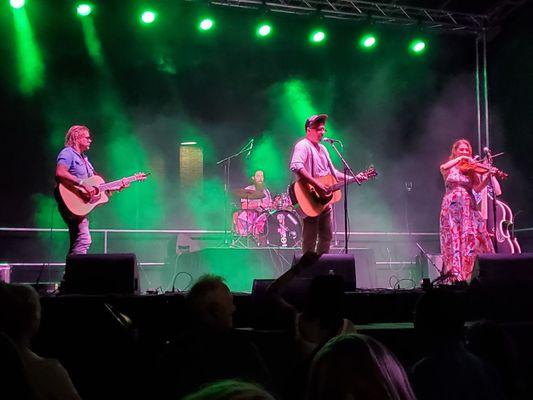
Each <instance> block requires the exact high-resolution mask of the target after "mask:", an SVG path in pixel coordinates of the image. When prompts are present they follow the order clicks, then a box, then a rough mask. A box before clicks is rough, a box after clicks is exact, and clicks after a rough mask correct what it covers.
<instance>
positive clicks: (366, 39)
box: [359, 33, 378, 50]
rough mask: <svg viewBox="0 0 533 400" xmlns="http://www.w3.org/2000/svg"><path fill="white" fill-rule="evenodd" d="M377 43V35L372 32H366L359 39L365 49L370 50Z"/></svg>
mask: <svg viewBox="0 0 533 400" xmlns="http://www.w3.org/2000/svg"><path fill="white" fill-rule="evenodd" d="M377 44H378V40H377V38H376V36H374V35H373V34H371V33H368V34H365V35H363V36H361V38H360V39H359V45H360V46H361V47H362V48H363V49H367V50H370V49H372V48H374V47H376V45H377Z"/></svg>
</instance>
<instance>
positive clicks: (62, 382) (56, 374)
mask: <svg viewBox="0 0 533 400" xmlns="http://www.w3.org/2000/svg"><path fill="white" fill-rule="evenodd" d="M40 321H41V303H40V299H39V295H38V294H37V292H36V291H35V289H33V288H32V287H31V286H28V285H21V284H7V283H3V282H0V331H3V332H4V333H5V334H6V335H7V336H8V337H9V338H10V339H11V340H12V341H13V343H14V344H15V346H16V349H17V350H18V353H19V355H20V360H21V361H22V365H23V369H24V373H25V375H26V377H27V380H28V382H29V384H30V386H31V389H32V391H33V392H34V393H35V396H36V398H37V399H39V400H78V399H80V396H79V394H78V392H77V391H76V388H75V387H74V385H73V383H72V381H71V380H70V376H69V374H68V372H67V371H66V370H65V368H63V366H62V365H61V363H60V362H59V361H57V360H55V359H47V358H43V357H40V356H38V355H37V354H35V353H34V352H33V351H31V350H30V346H31V341H32V338H33V337H34V336H35V335H36V334H37V332H38V330H39V324H40Z"/></svg>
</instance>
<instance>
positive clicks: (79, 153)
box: [54, 125, 130, 255]
mask: <svg viewBox="0 0 533 400" xmlns="http://www.w3.org/2000/svg"><path fill="white" fill-rule="evenodd" d="M91 142H92V139H91V133H90V132H89V128H87V127H86V126H83V125H74V126H71V127H70V129H69V130H68V132H67V134H66V135H65V147H64V148H63V150H61V151H60V152H59V155H58V156H57V165H56V182H57V183H58V184H63V185H64V186H67V187H69V188H75V189H78V190H79V194H80V195H81V196H85V197H87V198H90V196H91V195H93V194H94V192H95V190H96V189H95V188H94V187H93V186H90V185H88V184H87V183H86V182H85V180H86V179H88V178H90V177H91V176H93V175H94V168H93V166H92V164H91V163H90V162H89V159H88V158H87V156H86V155H85V152H86V151H87V150H89V148H90V147H91ZM129 184H130V183H129V181H127V180H123V181H122V186H123V187H127V186H129ZM54 194H55V198H56V200H57V204H58V209H59V213H60V214H61V217H62V218H63V220H64V221H65V223H66V224H67V226H68V231H69V235H70V247H69V252H68V254H69V255H70V254H86V253H87V251H88V250H89V247H90V245H91V234H90V232H89V220H88V218H87V216H86V215H85V216H78V215H74V214H73V213H71V212H70V211H69V210H68V208H67V207H66V205H65V203H64V201H63V200H62V199H61V196H60V194H59V189H58V186H56V189H55V192H54Z"/></svg>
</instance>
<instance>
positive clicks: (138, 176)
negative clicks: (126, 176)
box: [133, 172, 150, 181]
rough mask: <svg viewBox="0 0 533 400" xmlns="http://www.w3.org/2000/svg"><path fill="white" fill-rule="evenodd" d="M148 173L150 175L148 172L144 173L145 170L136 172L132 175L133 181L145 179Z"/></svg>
mask: <svg viewBox="0 0 533 400" xmlns="http://www.w3.org/2000/svg"><path fill="white" fill-rule="evenodd" d="M148 175H150V172H148V173H146V172H137V173H136V174H134V175H133V180H134V181H145V180H146V178H148Z"/></svg>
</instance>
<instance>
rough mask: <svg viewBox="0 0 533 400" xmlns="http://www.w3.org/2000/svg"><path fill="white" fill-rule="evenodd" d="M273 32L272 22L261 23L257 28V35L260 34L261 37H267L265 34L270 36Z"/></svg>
mask: <svg viewBox="0 0 533 400" xmlns="http://www.w3.org/2000/svg"><path fill="white" fill-rule="evenodd" d="M271 33H272V27H271V26H270V24H266V23H265V24H261V25H259V27H258V28H257V36H260V37H265V36H268V35H270V34H271Z"/></svg>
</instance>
